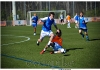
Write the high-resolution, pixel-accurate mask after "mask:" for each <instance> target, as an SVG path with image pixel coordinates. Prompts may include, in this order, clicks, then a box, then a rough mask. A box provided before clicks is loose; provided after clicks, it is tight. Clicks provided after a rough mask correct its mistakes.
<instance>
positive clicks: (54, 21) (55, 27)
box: [54, 21, 59, 32]
mask: <svg viewBox="0 0 100 70" xmlns="http://www.w3.org/2000/svg"><path fill="white" fill-rule="evenodd" d="M54 27H55V28H56V30H57V32H59V29H58V27H57V25H56V23H55V21H54Z"/></svg>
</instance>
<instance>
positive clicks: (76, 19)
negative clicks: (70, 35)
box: [74, 13, 79, 28]
mask: <svg viewBox="0 0 100 70" xmlns="http://www.w3.org/2000/svg"><path fill="white" fill-rule="evenodd" d="M74 20H75V28H79V27H78V15H77V13H76V15H75V16H74Z"/></svg>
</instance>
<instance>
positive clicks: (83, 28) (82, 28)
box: [78, 12, 89, 41]
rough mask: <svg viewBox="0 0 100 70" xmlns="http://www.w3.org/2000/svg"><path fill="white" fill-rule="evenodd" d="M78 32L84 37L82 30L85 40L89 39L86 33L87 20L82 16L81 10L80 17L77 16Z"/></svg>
mask: <svg viewBox="0 0 100 70" xmlns="http://www.w3.org/2000/svg"><path fill="white" fill-rule="evenodd" d="M78 21H79V33H80V34H81V35H82V37H83V38H84V34H83V33H82V31H84V33H85V35H86V40H87V41H89V36H88V33H87V25H86V24H87V22H86V21H85V18H84V16H83V12H80V17H79V20H78Z"/></svg>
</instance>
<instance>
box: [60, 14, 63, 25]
mask: <svg viewBox="0 0 100 70" xmlns="http://www.w3.org/2000/svg"><path fill="white" fill-rule="evenodd" d="M60 22H61V25H64V15H63V13H61V14H60Z"/></svg>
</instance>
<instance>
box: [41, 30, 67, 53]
mask: <svg viewBox="0 0 100 70" xmlns="http://www.w3.org/2000/svg"><path fill="white" fill-rule="evenodd" d="M61 35H62V32H61V30H60V29H59V33H58V32H56V35H55V36H54V37H53V39H52V42H51V43H50V46H51V47H52V48H53V51H52V52H51V54H53V53H66V50H65V49H64V48H62V38H61ZM47 48H48V46H47V45H46V46H45V48H44V49H43V50H42V51H41V52H40V54H43V53H44V52H45V51H46V49H47Z"/></svg>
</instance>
